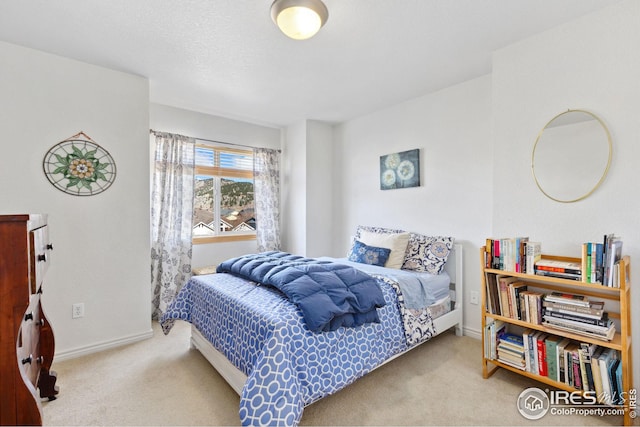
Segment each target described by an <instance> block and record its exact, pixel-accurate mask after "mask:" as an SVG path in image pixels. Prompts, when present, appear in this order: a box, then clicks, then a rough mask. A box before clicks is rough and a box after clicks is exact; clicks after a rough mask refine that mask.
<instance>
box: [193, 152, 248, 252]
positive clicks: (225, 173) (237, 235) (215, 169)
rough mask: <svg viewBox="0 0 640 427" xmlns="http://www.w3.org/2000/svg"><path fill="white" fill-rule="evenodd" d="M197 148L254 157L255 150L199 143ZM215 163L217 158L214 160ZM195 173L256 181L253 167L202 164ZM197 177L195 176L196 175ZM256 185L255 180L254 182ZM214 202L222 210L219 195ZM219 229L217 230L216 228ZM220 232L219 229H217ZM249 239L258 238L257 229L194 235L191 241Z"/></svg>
mask: <svg viewBox="0 0 640 427" xmlns="http://www.w3.org/2000/svg"><path fill="white" fill-rule="evenodd" d="M196 148H204V149H208V150H213V152H214V156H215V157H217V156H219V153H220V152H226V153H236V154H245V155H250V156H251V157H253V151H252V150H247V149H244V150H243V149H238V148H228V147H222V146H219V145H213V144H211V145H210V144H202V143H197V144H196ZM215 157H214V158H215ZM214 163H215V160H214ZM194 174H195V175H196V176H197V175H204V176H210V177H213V178H214V179H215V178H247V179H251V180H252V182H254V173H253V169H251V170H242V169H233V168H224V167H220V166H202V165H198V164H196V165H195V169H194ZM194 179H195V176H194ZM254 186H255V182H254ZM213 203H214V204H215V205H216V206H217V208H216V207H215V206H214V208H216V209H218V211H219V210H220V200H219V199H218V197H215V195H214V200H213ZM254 203H255V193H254ZM216 218H219V217H217V216H215V215H214V221H215V219H216ZM216 231H217V230H216ZM217 232H219V231H217ZM248 240H256V231H255V230H254V231H244V232H227V233H225V234H216V235H213V236H193V237H192V238H191V241H192V243H193V244H194V245H200V244H206V243H222V242H240V241H248Z"/></svg>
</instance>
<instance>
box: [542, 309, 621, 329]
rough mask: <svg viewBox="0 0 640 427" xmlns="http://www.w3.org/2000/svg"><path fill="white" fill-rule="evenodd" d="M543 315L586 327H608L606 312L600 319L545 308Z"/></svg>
mask: <svg viewBox="0 0 640 427" xmlns="http://www.w3.org/2000/svg"><path fill="white" fill-rule="evenodd" d="M544 314H545V315H547V316H551V317H556V318H558V319H565V320H572V321H574V322H581V323H586V324H588V325H595V326H603V327H608V326H609V314H608V313H606V312H605V313H604V315H603V316H601V318H600V319H594V318H592V317H587V316H581V315H579V314H577V313H571V314H569V313H563V312H559V311H555V310H553V309H551V308H545V312H544Z"/></svg>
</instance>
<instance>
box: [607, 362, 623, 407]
mask: <svg viewBox="0 0 640 427" xmlns="http://www.w3.org/2000/svg"><path fill="white" fill-rule="evenodd" d="M619 367H620V359H613V360H612V361H611V363H610V365H609V366H608V370H609V383H610V384H611V403H612V404H614V405H618V404H621V403H622V394H621V392H622V387H621V386H620V385H619V382H618V379H617V378H616V374H617V373H618V368H619Z"/></svg>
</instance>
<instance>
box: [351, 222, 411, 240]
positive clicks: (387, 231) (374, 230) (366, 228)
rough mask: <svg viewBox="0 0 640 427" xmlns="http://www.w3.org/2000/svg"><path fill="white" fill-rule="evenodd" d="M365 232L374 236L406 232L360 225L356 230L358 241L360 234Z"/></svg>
mask: <svg viewBox="0 0 640 427" xmlns="http://www.w3.org/2000/svg"><path fill="white" fill-rule="evenodd" d="M363 231H368V232H370V233H374V234H400V233H404V232H405V231H404V230H397V229H394V228H383V227H370V226H368V225H359V226H358V227H357V228H356V239H360V234H361V233H362V232H363Z"/></svg>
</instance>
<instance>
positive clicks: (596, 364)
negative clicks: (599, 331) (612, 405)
mask: <svg viewBox="0 0 640 427" xmlns="http://www.w3.org/2000/svg"><path fill="white" fill-rule="evenodd" d="M604 350H605V348H604V347H598V348H597V349H596V351H594V353H593V356H591V372H592V373H593V386H594V388H595V392H596V399H597V400H598V402H599V403H604V401H603V400H602V399H603V393H602V373H601V371H600V356H602V353H603V352H604Z"/></svg>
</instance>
